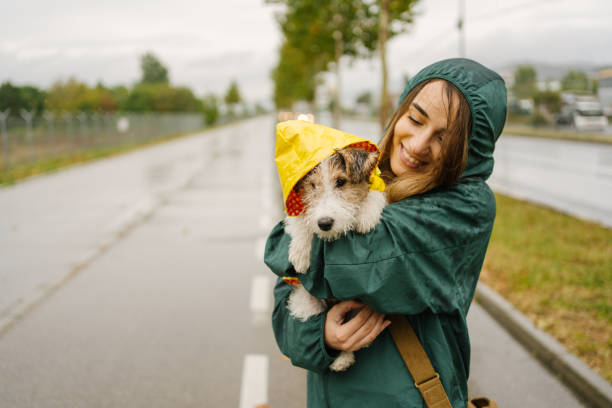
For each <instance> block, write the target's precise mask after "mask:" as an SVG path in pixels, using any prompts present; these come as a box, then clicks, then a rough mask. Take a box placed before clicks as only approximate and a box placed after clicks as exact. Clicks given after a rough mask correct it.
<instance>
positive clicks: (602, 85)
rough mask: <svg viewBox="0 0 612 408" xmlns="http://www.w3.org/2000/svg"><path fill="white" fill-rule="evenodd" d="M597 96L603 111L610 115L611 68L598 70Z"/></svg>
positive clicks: (611, 109) (611, 100)
mask: <svg viewBox="0 0 612 408" xmlns="http://www.w3.org/2000/svg"><path fill="white" fill-rule="evenodd" d="M597 97H598V98H599V102H600V103H601V107H602V109H603V111H604V113H605V114H606V115H607V116H612V68H608V69H603V70H601V71H599V72H598V74H597Z"/></svg>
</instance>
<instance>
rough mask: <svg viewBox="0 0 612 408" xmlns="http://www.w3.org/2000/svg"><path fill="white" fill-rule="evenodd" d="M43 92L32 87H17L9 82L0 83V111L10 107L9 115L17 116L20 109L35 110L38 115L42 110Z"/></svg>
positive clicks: (43, 102)
mask: <svg viewBox="0 0 612 408" xmlns="http://www.w3.org/2000/svg"><path fill="white" fill-rule="evenodd" d="M44 104H45V92H44V91H42V90H40V89H38V88H36V87H33V86H27V85H26V86H23V87H18V86H14V85H12V84H11V83H10V82H4V83H3V84H2V85H0V111H4V110H5V109H7V108H9V109H10V115H11V116H19V113H20V112H21V110H22V109H25V110H27V111H32V110H33V111H35V112H36V114H37V115H40V114H41V113H42V111H43V110H44Z"/></svg>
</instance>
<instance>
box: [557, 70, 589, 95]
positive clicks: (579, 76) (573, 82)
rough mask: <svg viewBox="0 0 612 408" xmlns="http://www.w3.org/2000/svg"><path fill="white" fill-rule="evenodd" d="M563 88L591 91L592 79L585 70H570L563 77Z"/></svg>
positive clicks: (575, 90)
mask: <svg viewBox="0 0 612 408" xmlns="http://www.w3.org/2000/svg"><path fill="white" fill-rule="evenodd" d="M561 89H562V90H564V91H574V92H589V91H591V80H590V79H589V77H588V76H587V74H586V73H584V72H583V71H569V72H568V73H567V74H565V75H564V76H563V78H562V79H561Z"/></svg>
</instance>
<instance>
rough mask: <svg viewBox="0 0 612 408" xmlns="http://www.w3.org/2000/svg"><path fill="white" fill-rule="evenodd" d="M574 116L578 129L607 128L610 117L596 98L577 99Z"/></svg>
mask: <svg viewBox="0 0 612 408" xmlns="http://www.w3.org/2000/svg"><path fill="white" fill-rule="evenodd" d="M573 116H574V118H573V119H574V126H575V127H576V129H577V130H605V129H606V128H607V127H608V118H607V117H606V116H605V115H604V113H603V110H602V109H601V105H600V104H599V102H598V101H597V100H594V99H586V98H585V99H578V100H576V103H575V109H574V115H573Z"/></svg>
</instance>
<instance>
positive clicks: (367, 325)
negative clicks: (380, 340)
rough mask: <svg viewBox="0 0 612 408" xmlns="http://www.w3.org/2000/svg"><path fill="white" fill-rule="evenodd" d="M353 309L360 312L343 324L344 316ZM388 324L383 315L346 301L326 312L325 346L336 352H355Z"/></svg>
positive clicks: (361, 304) (364, 306)
mask: <svg viewBox="0 0 612 408" xmlns="http://www.w3.org/2000/svg"><path fill="white" fill-rule="evenodd" d="M353 309H361V310H360V311H359V313H358V314H357V315H356V316H355V317H353V318H352V319H351V320H349V321H348V322H346V323H344V318H345V316H346V314H347V313H349V312H350V311H351V310H353ZM390 324H391V322H390V321H388V320H385V315H382V314H379V313H376V312H375V311H373V310H372V309H370V308H369V307H368V306H366V305H364V304H363V303H361V302H358V301H355V300H346V301H344V302H340V303H337V304H336V305H334V306H333V307H332V308H331V309H329V310H328V311H327V318H326V319H325V344H326V345H327V346H328V347H331V348H333V349H336V350H342V351H356V350H359V349H360V348H362V347H364V346H367V345H368V344H370V343H371V342H372V341H374V339H375V338H376V337H377V336H378V335H379V334H380V333H381V332H382V331H383V330H385V329H386V328H387V326H389V325H390Z"/></svg>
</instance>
